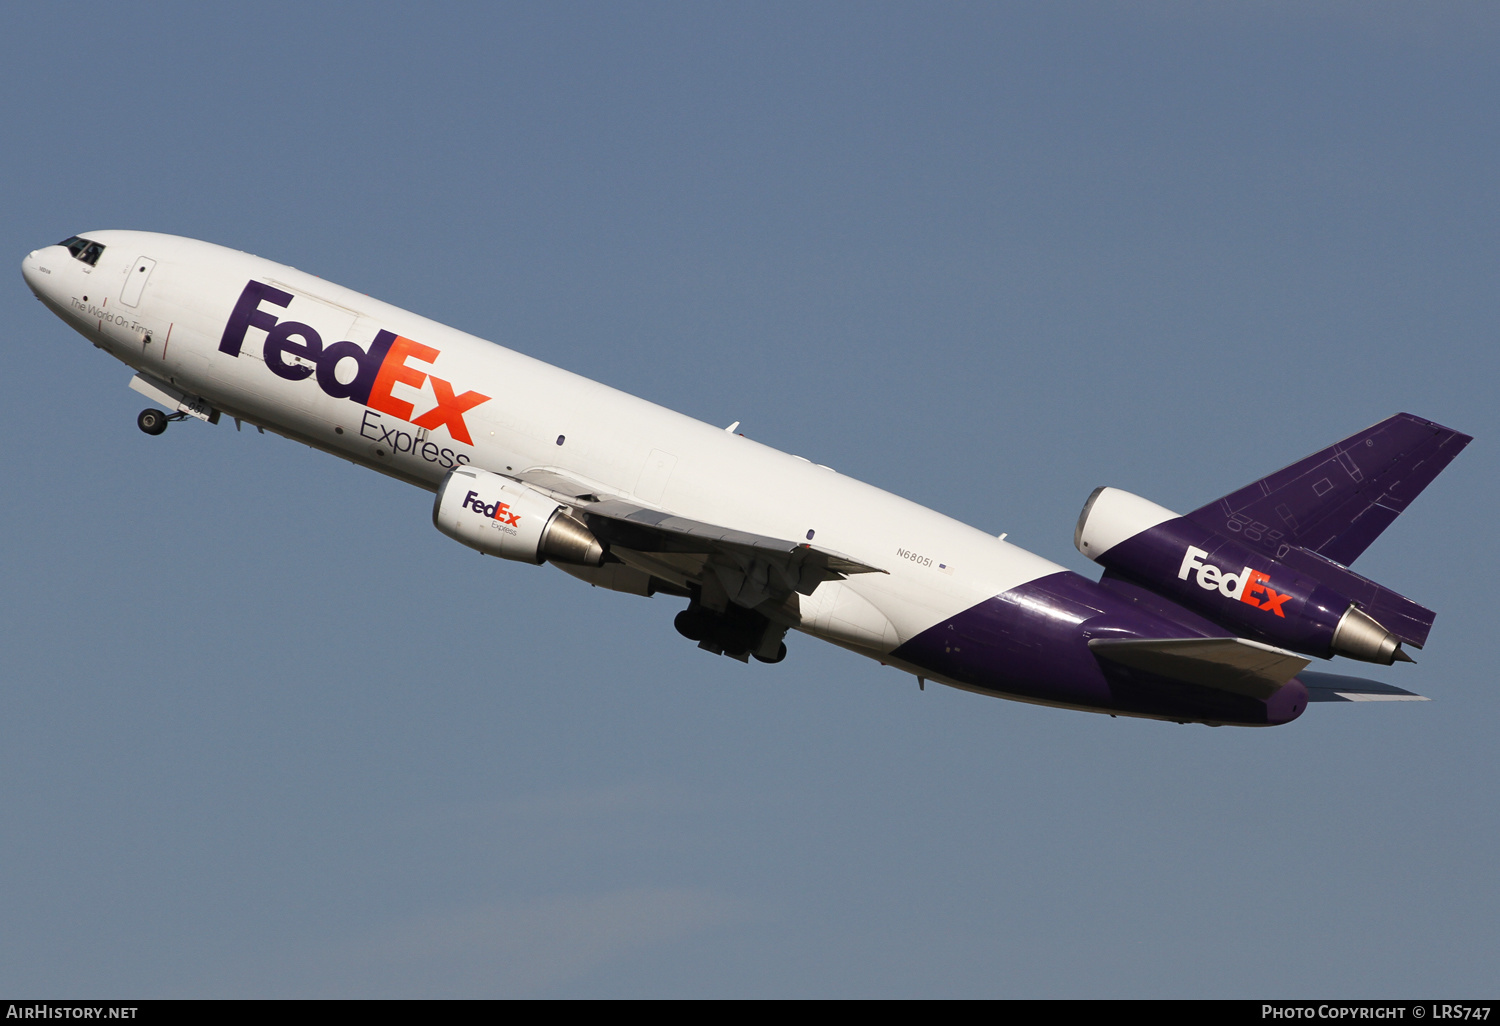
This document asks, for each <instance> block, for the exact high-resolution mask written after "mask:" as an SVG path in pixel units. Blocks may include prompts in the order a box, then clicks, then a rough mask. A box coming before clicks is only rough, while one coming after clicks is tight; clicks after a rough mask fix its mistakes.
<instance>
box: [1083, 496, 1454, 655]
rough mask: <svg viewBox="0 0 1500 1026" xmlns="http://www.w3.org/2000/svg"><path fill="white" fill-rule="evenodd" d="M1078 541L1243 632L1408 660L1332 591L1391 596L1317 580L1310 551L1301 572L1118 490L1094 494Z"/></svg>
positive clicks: (1319, 650) (1333, 574)
mask: <svg viewBox="0 0 1500 1026" xmlns="http://www.w3.org/2000/svg"><path fill="white" fill-rule="evenodd" d="M1073 543H1074V544H1075V545H1076V546H1077V547H1078V551H1079V552H1082V553H1083V554H1084V555H1085V556H1088V557H1089V558H1090V559H1092V560H1093V561H1094V562H1096V563H1099V564H1100V565H1101V566H1103V567H1105V568H1106V569H1107V570H1108V571H1109V572H1110V573H1111V574H1115V575H1117V576H1119V577H1123V578H1126V579H1128V580H1131V581H1133V582H1135V583H1136V584H1139V585H1142V586H1143V587H1146V588H1148V589H1150V590H1151V591H1154V592H1156V593H1157V594H1158V595H1161V596H1162V597H1164V598H1167V599H1170V600H1172V601H1173V602H1176V603H1178V604H1179V605H1183V606H1186V607H1187V608H1189V609H1191V610H1193V611H1194V612H1196V613H1198V614H1199V615H1201V616H1203V617H1206V618H1207V619H1209V620H1212V621H1213V622H1214V623H1216V624H1219V625H1220V626H1222V627H1226V628H1228V629H1229V630H1231V631H1233V632H1235V633H1236V634H1239V635H1245V636H1250V637H1254V638H1259V639H1261V640H1263V641H1266V642H1269V643H1270V644H1273V645H1277V646H1280V647H1282V648H1289V649H1292V650H1293V651H1296V652H1302V653H1305V654H1308V655H1315V656H1322V657H1325V658H1326V657H1328V656H1334V655H1342V656H1348V657H1349V658H1351V659H1361V660H1364V661H1366V662H1371V663H1384V664H1387V665H1389V664H1390V663H1393V662H1395V661H1396V660H1398V659H1403V660H1408V661H1409V660H1410V656H1408V655H1406V653H1405V652H1403V651H1402V650H1401V641H1402V637H1401V636H1399V635H1397V634H1395V633H1393V632H1392V631H1390V630H1387V629H1386V627H1384V626H1383V625H1381V624H1380V623H1378V622H1377V621H1376V620H1375V619H1374V618H1373V617H1372V616H1370V615H1369V614H1368V613H1367V612H1365V611H1364V610H1363V609H1361V608H1360V606H1359V605H1358V604H1357V603H1355V602H1354V601H1353V600H1352V599H1351V598H1350V597H1349V596H1348V595H1347V594H1345V593H1344V589H1343V588H1342V587H1335V586H1333V583H1336V584H1339V585H1342V584H1344V583H1345V582H1346V581H1350V580H1353V581H1356V582H1361V584H1362V585H1364V586H1368V587H1369V588H1371V589H1376V590H1378V591H1381V592H1384V591H1385V589H1381V588H1380V587H1379V585H1376V584H1374V582H1371V581H1367V580H1366V579H1364V578H1361V577H1359V575H1357V574H1355V573H1354V572H1353V571H1350V570H1348V569H1347V568H1344V567H1340V566H1338V565H1337V564H1333V563H1329V564H1328V568H1327V569H1328V572H1327V574H1319V573H1317V570H1318V566H1319V564H1318V562H1317V561H1316V560H1315V558H1314V557H1311V556H1310V555H1309V554H1307V553H1306V552H1305V551H1304V550H1301V549H1295V550H1293V549H1291V548H1288V551H1289V552H1291V553H1292V554H1293V555H1294V556H1297V557H1300V558H1299V563H1300V565H1298V566H1296V567H1295V568H1294V566H1292V565H1289V564H1290V561H1288V562H1283V561H1281V560H1278V559H1274V558H1271V557H1270V556H1267V555H1266V554H1265V553H1263V552H1259V551H1256V550H1254V549H1252V548H1251V547H1250V546H1248V545H1246V544H1244V543H1243V542H1240V541H1236V540H1234V539H1232V538H1228V537H1225V536H1223V535H1221V534H1218V533H1216V532H1214V531H1212V530H1210V529H1209V528H1207V527H1204V526H1203V525H1201V524H1198V523H1195V522H1194V521H1192V520H1190V519H1188V518H1186V517H1182V516H1179V515H1178V514H1176V513H1174V512H1172V511H1171V510H1169V509H1166V508H1165V507H1163V506H1158V505H1157V504H1156V503H1154V502H1151V501H1149V500H1147V499H1143V498H1141V497H1140V496H1138V495H1132V494H1131V493H1130V492H1126V491H1121V490H1120V489H1118V488H1098V489H1095V491H1094V494H1093V495H1091V496H1089V500H1088V503H1087V504H1086V505H1085V506H1084V507H1083V512H1082V513H1081V514H1080V515H1079V518H1078V528H1077V530H1076V531H1075V532H1074V535H1073ZM1330 582H1332V583H1330ZM1386 594H1389V595H1394V593H1389V592H1386ZM1395 598H1398V599H1399V598H1400V596H1395ZM1401 601H1403V602H1408V603H1409V600H1405V599H1402V600H1401ZM1409 604H1410V605H1411V606H1413V607H1415V603H1409ZM1415 608H1418V609H1420V607H1415ZM1427 622H1428V624H1430V623H1431V616H1430V613H1429V614H1428V618H1427ZM1418 643H1419V642H1418Z"/></svg>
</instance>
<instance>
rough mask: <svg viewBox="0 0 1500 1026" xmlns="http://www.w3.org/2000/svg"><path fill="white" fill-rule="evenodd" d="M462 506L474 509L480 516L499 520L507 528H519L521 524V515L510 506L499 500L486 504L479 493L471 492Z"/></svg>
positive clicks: (465, 497)
mask: <svg viewBox="0 0 1500 1026" xmlns="http://www.w3.org/2000/svg"><path fill="white" fill-rule="evenodd" d="M460 505H462V506H463V507H464V508H465V509H472V510H473V511H474V512H475V513H478V514H479V515H480V516H485V517H489V518H490V519H491V520H498V521H500V523H502V524H504V525H505V526H507V527H519V526H520V524H521V514H519V513H516V512H514V511H513V510H512V509H511V508H510V506H509V505H507V504H506V503H503V502H501V501H500V500H499V499H496V500H495V501H494V502H492V503H489V504H486V503H485V501H484V500H483V499H481V498H480V497H479V493H478V492H470V493H469V494H468V495H465V496H464V501H463V502H462V503H461V504H460ZM511 533H512V534H514V533H515V532H514V531H512V532H511Z"/></svg>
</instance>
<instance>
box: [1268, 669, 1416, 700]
mask: <svg viewBox="0 0 1500 1026" xmlns="http://www.w3.org/2000/svg"><path fill="white" fill-rule="evenodd" d="M1297 679H1298V680H1300V681H1301V682H1302V684H1303V686H1304V687H1306V688H1307V700H1308V701H1309V702H1430V701H1432V699H1430V698H1427V697H1425V696H1423V695H1418V694H1414V693H1413V692H1410V691H1405V690H1403V689H1401V688H1398V687H1396V686H1395V685H1394V684H1382V683H1381V682H1380V681H1378V680H1366V679H1365V678H1363V677H1341V676H1339V675H1338V674H1336V673H1299V674H1297Z"/></svg>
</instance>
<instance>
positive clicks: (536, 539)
mask: <svg viewBox="0 0 1500 1026" xmlns="http://www.w3.org/2000/svg"><path fill="white" fill-rule="evenodd" d="M432 526H434V527H436V528H437V529H438V530H439V531H442V532H443V533H444V534H446V535H447V536H448V537H449V538H452V539H453V540H454V541H456V542H462V543H463V544H464V545H467V546H469V548H471V549H478V550H479V551H480V552H483V553H485V554H486V555H490V556H499V557H500V558H501V559H514V560H518V561H519V562H522V563H542V562H545V561H546V560H549V559H551V560H555V561H556V562H559V563H572V564H575V565H578V566H600V565H601V564H603V562H604V546H603V545H602V544H601V543H600V542H599V539H598V538H595V537H594V534H593V532H591V531H590V530H589V529H588V528H587V527H585V526H584V525H583V524H582V523H581V522H580V521H579V520H577V519H576V518H574V517H572V516H570V515H569V514H568V512H567V511H566V510H565V509H564V508H563V506H562V505H561V504H560V503H559V502H558V501H557V500H556V499H553V498H550V497H548V496H547V495H544V494H543V493H541V492H539V491H537V490H536V489H535V488H530V487H527V486H526V485H523V484H521V483H520V482H519V481H512V480H511V479H510V478H508V477H501V476H500V475H499V474H491V473H489V472H488V471H484V470H475V469H474V468H473V467H455V468H454V469H453V470H450V471H449V472H448V476H447V477H445V478H443V483H442V484H441V485H440V486H439V487H438V492H437V498H436V499H435V500H434V501H433V504H432Z"/></svg>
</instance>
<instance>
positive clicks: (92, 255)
mask: <svg viewBox="0 0 1500 1026" xmlns="http://www.w3.org/2000/svg"><path fill="white" fill-rule="evenodd" d="M58 245H59V246H66V247H67V249H68V252H69V253H72V254H73V257H74V259H76V260H82V261H83V262H84V263H86V264H88V265H89V266H90V267H93V266H95V265H96V264H98V263H99V255H100V254H101V253H103V252H104V247H103V246H102V245H100V244H99V243H97V242H94V241H93V240H92V239H85V238H82V237H80V236H77V235H74V236H73V237H72V238H69V239H63V240H62V241H61V242H59V243H58Z"/></svg>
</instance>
